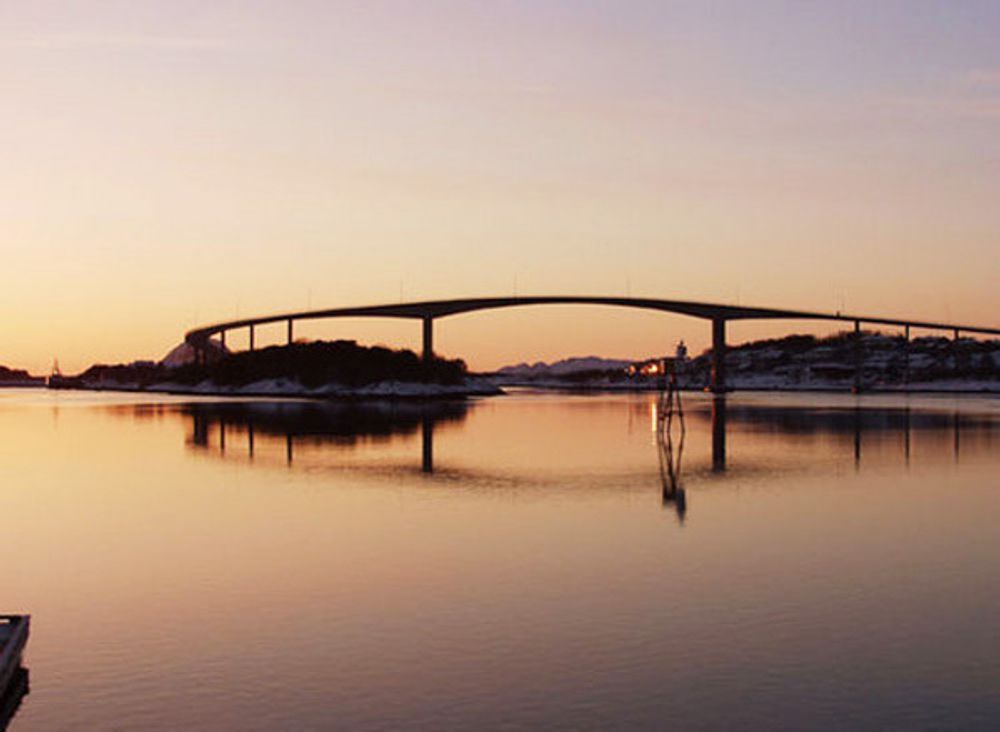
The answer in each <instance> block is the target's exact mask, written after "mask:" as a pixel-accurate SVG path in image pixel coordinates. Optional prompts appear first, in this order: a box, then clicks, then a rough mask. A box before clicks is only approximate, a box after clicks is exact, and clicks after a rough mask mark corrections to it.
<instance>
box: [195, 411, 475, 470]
mask: <svg viewBox="0 0 1000 732" xmlns="http://www.w3.org/2000/svg"><path fill="white" fill-rule="evenodd" d="M468 410H469V405H468V403H467V402H464V401H448V402H373V403H362V402H352V403H329V402H327V403H318V402H221V403H207V404H189V405H186V406H185V408H184V410H183V411H184V413H185V414H187V415H188V416H190V417H191V418H192V434H191V438H190V444H191V445H194V446H195V447H198V448H205V447H208V446H209V443H210V435H211V434H212V433H213V432H214V433H216V434H217V444H218V448H219V451H220V452H221V453H225V452H226V450H227V434H228V433H230V432H233V431H237V432H241V433H245V434H246V449H247V453H248V455H249V456H250V457H253V455H254V449H255V439H256V436H257V435H258V434H262V435H269V436H277V437H284V438H285V456H286V462H287V463H288V464H289V465H291V464H292V463H293V462H294V460H295V440H296V438H305V439H308V440H309V442H310V443H311V444H315V443H317V442H319V443H330V444H334V445H341V446H344V445H347V446H349V445H354V444H356V443H358V442H360V441H363V440H373V441H376V442H377V441H382V440H388V439H391V438H392V437H394V436H406V435H412V434H414V433H416V432H417V431H418V430H419V431H420V432H421V437H422V449H421V461H422V466H421V467H422V470H423V471H424V472H426V473H430V472H433V470H434V446H433V440H434V437H433V434H434V427H435V425H436V424H437V423H439V422H461V421H463V420H464V419H465V418H466V415H467V414H468ZM230 447H231V445H230Z"/></svg>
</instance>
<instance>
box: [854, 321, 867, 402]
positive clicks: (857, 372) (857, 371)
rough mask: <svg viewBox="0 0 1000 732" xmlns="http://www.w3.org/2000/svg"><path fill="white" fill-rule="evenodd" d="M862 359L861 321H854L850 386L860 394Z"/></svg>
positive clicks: (861, 386)
mask: <svg viewBox="0 0 1000 732" xmlns="http://www.w3.org/2000/svg"><path fill="white" fill-rule="evenodd" d="M863 361H864V359H863V358H862V354H861V321H860V320H855V321H854V386H853V387H852V388H851V391H853V392H854V393H855V394H860V393H861V390H862V388H863V386H864V384H862V370H863V367H864V363H863Z"/></svg>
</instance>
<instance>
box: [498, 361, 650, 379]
mask: <svg viewBox="0 0 1000 732" xmlns="http://www.w3.org/2000/svg"><path fill="white" fill-rule="evenodd" d="M631 363H632V361H628V360H623V359H619V358H601V357H599V356H576V357H574V358H564V359H563V360H561V361H556V362H555V363H551V364H549V363H545V362H543V361H538V362H537V363H533V364H527V363H519V364H517V365H516V366H504V367H503V368H500V369H497V371H496V374H497V375H499V376H512V377H517V378H529V379H540V378H548V377H552V376H569V375H571V374H583V373H594V372H602V371H621V370H623V369H625V368H628V366H629V365H630V364H631Z"/></svg>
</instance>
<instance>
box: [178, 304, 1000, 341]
mask: <svg viewBox="0 0 1000 732" xmlns="http://www.w3.org/2000/svg"><path fill="white" fill-rule="evenodd" d="M526 305H609V306H613V307H628V308H638V309H642V310H658V311H661V312H667V313H676V314H679V315H688V316H692V317H696V318H704V319H707V320H718V319H721V320H826V321H841V322H845V323H868V324H872V325H891V326H899V327H905V326H909V327H911V328H926V329H929V330H946V331H960V332H963V333H980V334H984V335H1000V328H990V327H983V326H975V325H959V324H955V323H940V322H929V321H920V320H905V319H902V318H886V317H878V316H869V315H853V314H845V313H839V312H838V313H823V312H810V311H807V310H785V309H781V308H769V307H751V306H744V305H722V304H716V303H704V302H691V301H684V300H659V299H651V298H632V297H588V296H539V297H480V298H463V299H458V300H427V301H423V302H411V303H398V304H390V305H369V306H362V307H344V308H330V309H325V310H303V311H299V312H291V313H281V314H278V315H268V316H263V317H259V318H243V319H241V320H231V321H228V322H224V323H215V324H212V325H207V326H203V327H201V328H195V329H194V330H191V331H189V332H188V333H187V334H186V335H185V340H187V341H188V342H189V343H192V344H194V345H203V344H204V343H205V341H207V339H208V338H210V337H211V336H213V335H216V334H218V333H223V332H225V331H228V330H234V329H236V328H246V327H251V326H257V325H267V324H268V323H280V322H283V321H296V320H317V319H324V318H354V317H356V318H363V317H381V318H411V319H436V318H444V317H448V316H452V315H460V314H462V313H471V312H475V311H477V310H495V309H498V308H507V307H519V306H526Z"/></svg>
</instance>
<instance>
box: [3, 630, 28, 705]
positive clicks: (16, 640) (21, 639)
mask: <svg viewBox="0 0 1000 732" xmlns="http://www.w3.org/2000/svg"><path fill="white" fill-rule="evenodd" d="M30 624H31V616H30V615H0V696H2V695H4V693H5V692H6V691H7V687H8V686H9V685H10V683H11V681H12V680H13V679H14V677H15V676H16V675H17V673H18V671H19V670H20V669H21V658H22V656H23V655H24V647H25V646H26V645H27V643H28V629H29V627H30Z"/></svg>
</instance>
